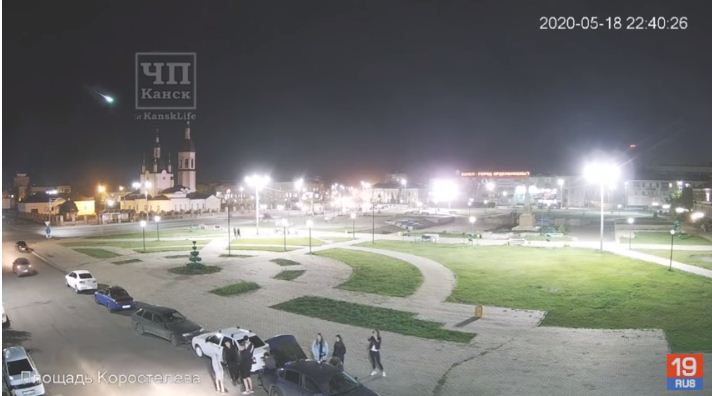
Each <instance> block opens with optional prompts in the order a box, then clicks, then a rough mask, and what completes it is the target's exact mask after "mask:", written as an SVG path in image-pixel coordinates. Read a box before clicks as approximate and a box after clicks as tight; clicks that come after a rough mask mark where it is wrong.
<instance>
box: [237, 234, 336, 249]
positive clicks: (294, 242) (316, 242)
mask: <svg viewBox="0 0 712 396" xmlns="http://www.w3.org/2000/svg"><path fill="white" fill-rule="evenodd" d="M324 243H325V242H324V241H322V240H320V239H316V238H312V246H321V245H323V244H324ZM244 245H278V246H283V245H284V238H283V237H281V236H280V237H274V238H249V239H237V240H234V241H232V247H234V248H238V249H240V248H241V247H242V246H244ZM289 246H309V238H304V237H290V236H287V248H289Z"/></svg>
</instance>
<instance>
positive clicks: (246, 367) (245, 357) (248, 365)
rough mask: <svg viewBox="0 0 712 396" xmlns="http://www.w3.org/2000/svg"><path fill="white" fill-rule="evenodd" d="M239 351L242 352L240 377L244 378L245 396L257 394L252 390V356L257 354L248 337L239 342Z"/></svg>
mask: <svg viewBox="0 0 712 396" xmlns="http://www.w3.org/2000/svg"><path fill="white" fill-rule="evenodd" d="M238 349H239V351H240V377H242V385H243V386H244V387H245V390H244V391H243V392H242V394H243V395H249V394H252V393H255V391H254V390H253V389H252V377H251V375H252V356H253V354H254V352H255V346H254V345H252V343H251V342H250V339H249V338H248V337H247V336H244V337H242V339H241V340H240V341H238Z"/></svg>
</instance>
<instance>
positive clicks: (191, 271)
mask: <svg viewBox="0 0 712 396" xmlns="http://www.w3.org/2000/svg"><path fill="white" fill-rule="evenodd" d="M221 270H222V268H220V267H218V266H217V265H205V266H203V267H200V268H190V267H188V266H187V265H181V266H180V267H173V268H169V269H168V272H172V273H174V274H178V275H206V274H214V273H216V272H220V271H221Z"/></svg>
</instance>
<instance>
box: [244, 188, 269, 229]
mask: <svg viewBox="0 0 712 396" xmlns="http://www.w3.org/2000/svg"><path fill="white" fill-rule="evenodd" d="M245 182H246V183H247V184H248V185H249V186H251V187H254V189H255V233H256V234H257V235H260V190H261V189H262V188H264V187H265V186H266V185H267V184H268V183H269V182H270V178H269V176H265V175H250V176H246V177H245Z"/></svg>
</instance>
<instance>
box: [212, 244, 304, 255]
mask: <svg viewBox="0 0 712 396" xmlns="http://www.w3.org/2000/svg"><path fill="white" fill-rule="evenodd" d="M297 249H299V248H297V247H293V246H291V247H290V246H287V250H286V251H287V252H291V251H292V250H297ZM232 250H233V251H235V250H259V251H262V252H284V251H285V250H284V247H283V246H281V245H280V246H269V245H254V246H253V245H240V246H233V247H232ZM225 254H227V250H226V251H225Z"/></svg>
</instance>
